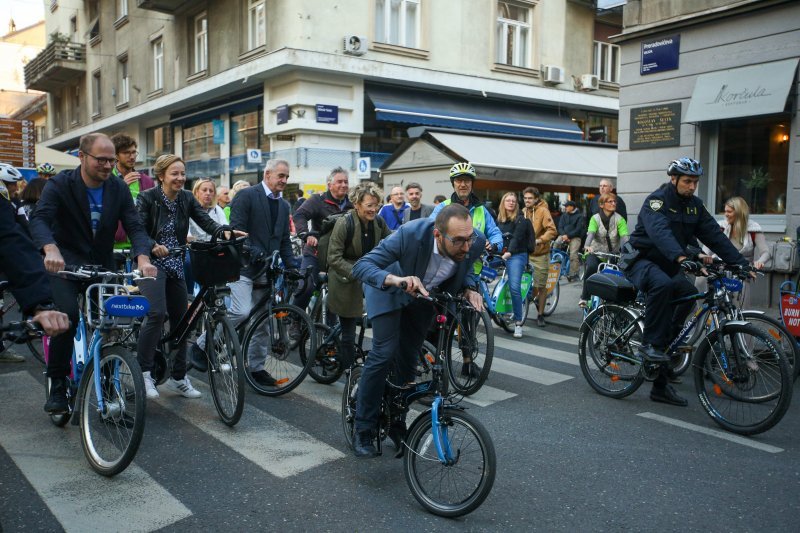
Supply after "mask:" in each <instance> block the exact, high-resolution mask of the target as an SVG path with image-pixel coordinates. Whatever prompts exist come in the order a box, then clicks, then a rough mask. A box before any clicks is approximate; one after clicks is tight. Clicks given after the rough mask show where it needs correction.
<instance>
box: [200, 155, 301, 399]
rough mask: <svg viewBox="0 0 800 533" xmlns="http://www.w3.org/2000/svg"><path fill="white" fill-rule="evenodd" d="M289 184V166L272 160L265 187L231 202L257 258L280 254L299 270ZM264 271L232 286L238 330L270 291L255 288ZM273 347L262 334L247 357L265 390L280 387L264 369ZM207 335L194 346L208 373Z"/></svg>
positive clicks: (247, 273) (235, 222)
mask: <svg viewBox="0 0 800 533" xmlns="http://www.w3.org/2000/svg"><path fill="white" fill-rule="evenodd" d="M288 180H289V163H288V162H287V161H284V160H283V159H270V160H269V161H267V166H266V168H265V169H264V179H263V181H261V183H256V184H255V185H253V186H251V187H248V188H246V189H242V190H241V191H239V192H238V193H236V195H235V196H234V197H233V201H232V202H231V226H233V228H234V229H237V230H241V231H244V232H246V233H247V242H248V244H249V246H250V250H251V254H252V255H253V256H256V255H263V256H269V255H271V254H272V252H273V251H275V250H278V251H279V252H280V255H281V259H283V264H284V265H286V266H287V267H290V268H296V267H297V266H299V265H298V262H299V261H298V260H297V259H296V258H295V257H294V255H293V254H292V242H291V240H290V239H289V211H290V210H291V206H290V205H289V202H287V201H286V200H284V199H283V191H284V189H286V183H287V181H288ZM258 270H260V268H259V265H258V264H251V265H249V266H247V267H245V268H244V269H242V272H241V275H240V276H239V280H238V281H235V282H233V283H231V284H229V287H230V288H231V305H230V308H229V309H228V316H229V317H230V319H231V322H233V325H234V326H238V325H239V324H241V323H242V321H244V320H245V319H246V318H247V316H248V315H249V314H250V311H251V310H252V308H253V305H254V304H255V303H256V302H258V300H259V299H260V298H261V297H262V296H263V294H264V292H265V291H266V289H261V288H254V287H253V284H254V283H256V284H257V285H258V284H263V283H264V282H265V278H266V275H264V276H263V277H262V278H261V279H254V278H255V275H256V274H257V273H258ZM270 345H271V342H270V340H269V339H268V338H267V336H266V332H264V331H258V332H256V333H255V334H254V335H253V340H252V342H251V343H250V349H249V353H248V354H247V356H248V360H249V363H250V368H249V369H248V370H249V371H250V375H251V376H252V377H253V379H254V380H255V381H256V382H257V383H259V384H260V385H263V386H265V387H271V386H275V385H276V381H275V378H273V377H272V376H271V375H270V374H269V372H267V371H266V370H265V369H264V364H265V362H266V360H267V350H268V348H269V346H270ZM204 348H205V335H203V336H201V337H200V338H198V339H197V343H196V344H194V345H192V366H194V367H195V368H197V369H198V370H199V371H201V372H205V368H206V365H207V359H206V356H205V355H204V354H203V353H202V350H203V349H204Z"/></svg>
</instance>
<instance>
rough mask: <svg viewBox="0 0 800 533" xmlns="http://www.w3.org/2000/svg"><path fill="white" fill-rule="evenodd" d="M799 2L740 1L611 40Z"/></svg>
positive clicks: (633, 30) (635, 28)
mask: <svg viewBox="0 0 800 533" xmlns="http://www.w3.org/2000/svg"><path fill="white" fill-rule="evenodd" d="M796 1H797V0H739V1H738V2H734V3H731V4H728V5H725V6H719V7H716V8H713V9H706V10H703V11H698V12H696V13H688V14H686V15H679V16H677V17H672V18H669V19H665V20H659V21H657V22H651V23H649V24H637V25H636V26H631V27H630V28H625V29H623V30H622V33H618V34H617V35H612V36H611V37H610V38H609V40H610V41H611V42H612V43H615V44H623V43H625V42H627V41H631V40H634V39H641V38H642V37H648V36H650V35H655V34H660V33H664V32H670V31H674V30H678V29H681V28H686V27H690V26H695V25H698V24H705V23H707V22H711V21H715V20H718V19H722V18H727V17H732V16H735V15H741V14H744V13H749V12H751V11H756V10H760V9H765V8H769V7H774V6H777V5H780V4H788V3H793V2H796Z"/></svg>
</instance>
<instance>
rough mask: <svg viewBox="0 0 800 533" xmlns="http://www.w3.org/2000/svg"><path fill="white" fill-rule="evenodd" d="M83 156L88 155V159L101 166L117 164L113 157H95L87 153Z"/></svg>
mask: <svg viewBox="0 0 800 533" xmlns="http://www.w3.org/2000/svg"><path fill="white" fill-rule="evenodd" d="M83 154H84V155H88V156H89V157H91V158H92V159H94V160H95V161H97V162H98V163H100V165H101V166H106V165H111V166H114V165H116V164H117V159H116V158H115V157H96V156H93V155H92V154H90V153H89V152H83Z"/></svg>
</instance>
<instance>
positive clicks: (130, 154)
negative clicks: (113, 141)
mask: <svg viewBox="0 0 800 533" xmlns="http://www.w3.org/2000/svg"><path fill="white" fill-rule="evenodd" d="M119 153H120V154H122V155H127V156H134V157H136V156H138V155H139V151H138V150H130V151H128V152H119Z"/></svg>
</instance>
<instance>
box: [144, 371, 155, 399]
mask: <svg viewBox="0 0 800 533" xmlns="http://www.w3.org/2000/svg"><path fill="white" fill-rule="evenodd" d="M142 376H143V377H144V393H145V397H147V399H148V400H154V399H156V398H158V396H159V395H158V389H157V388H156V382H155V380H154V379H153V376H151V375H150V372H142Z"/></svg>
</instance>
